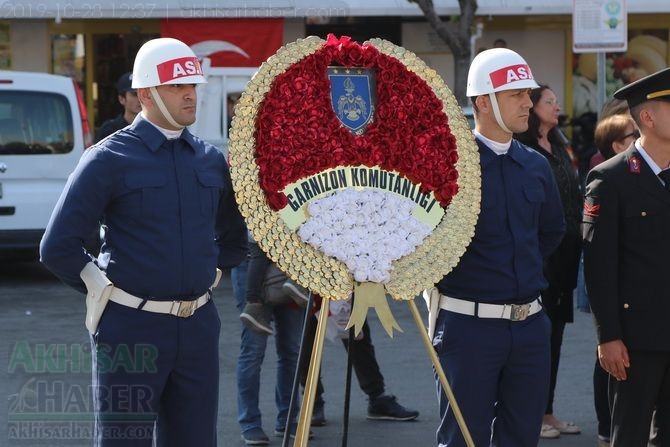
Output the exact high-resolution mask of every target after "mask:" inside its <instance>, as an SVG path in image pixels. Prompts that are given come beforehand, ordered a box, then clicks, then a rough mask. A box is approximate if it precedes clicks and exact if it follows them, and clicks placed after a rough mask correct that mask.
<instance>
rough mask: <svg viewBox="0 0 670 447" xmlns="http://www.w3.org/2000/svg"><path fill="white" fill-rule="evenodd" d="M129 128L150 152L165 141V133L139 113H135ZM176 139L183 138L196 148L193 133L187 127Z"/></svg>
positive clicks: (154, 150)
mask: <svg viewBox="0 0 670 447" xmlns="http://www.w3.org/2000/svg"><path fill="white" fill-rule="evenodd" d="M131 129H132V130H133V132H135V134H136V135H137V136H138V137H139V138H140V140H142V141H143V142H144V144H146V145H147V147H148V148H149V150H150V151H151V152H156V151H157V150H158V149H160V147H161V146H162V145H163V143H165V141H167V138H165V135H163V133H162V132H161V131H160V130H158V129H157V128H156V126H154V125H153V124H151V123H150V122H149V121H148V120H147V119H146V118H144V117H142V116H141V114H139V115H137V117H136V118H135V121H133V124H131ZM177 140H183V141H184V142H186V144H187V145H188V146H189V147H190V148H191V149H193V151H195V150H196V147H197V145H196V142H195V139H194V137H193V134H191V132H190V131H189V130H188V127H185V128H184V130H183V132H182V133H181V136H180V137H179V138H177Z"/></svg>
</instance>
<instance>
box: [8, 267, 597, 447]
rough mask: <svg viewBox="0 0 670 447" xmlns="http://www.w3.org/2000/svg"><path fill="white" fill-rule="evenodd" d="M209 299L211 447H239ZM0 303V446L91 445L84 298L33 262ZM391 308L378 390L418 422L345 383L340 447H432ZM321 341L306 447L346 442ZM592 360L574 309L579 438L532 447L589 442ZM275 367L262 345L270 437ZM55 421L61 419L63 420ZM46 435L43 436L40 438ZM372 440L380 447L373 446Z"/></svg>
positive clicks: (406, 337)
mask: <svg viewBox="0 0 670 447" xmlns="http://www.w3.org/2000/svg"><path fill="white" fill-rule="evenodd" d="M214 299H215V302H216V305H217V306H218V309H219V313H220V315H221V320H222V331H221V332H222V335H221V340H220V365H221V387H220V407H219V445H220V446H222V447H223V446H225V447H229V446H242V445H243V443H242V442H241V440H240V432H239V427H238V425H237V421H236V418H237V407H236V389H235V365H236V359H237V353H238V349H239V335H240V322H239V319H238V317H237V311H236V309H235V306H234V302H233V298H232V293H231V288H230V280H229V278H227V277H224V279H223V280H222V281H221V284H220V285H219V288H218V289H217V290H216V291H215V294H214ZM0 306H1V308H2V312H0V396H2V399H3V400H5V401H6V402H7V404H6V405H5V406H1V407H0V446H7V447H14V446H17V447H19V446H20V447H38V446H40V447H41V446H50V447H60V446H90V445H92V442H91V441H90V440H87V439H81V438H82V437H85V436H86V435H87V433H88V432H87V427H88V426H89V424H88V423H87V422H86V421H83V420H84V419H85V418H86V416H87V414H88V413H87V410H88V409H89V408H88V406H87V404H86V402H85V399H86V398H85V396H86V392H87V391H88V388H87V387H88V385H89V383H90V368H89V366H88V364H87V362H86V361H87V360H88V357H87V349H89V348H88V343H89V342H88V333H87V331H86V329H85V327H84V313H85V312H84V296H83V295H82V294H79V293H77V292H75V291H73V290H71V289H70V288H68V287H66V286H64V285H62V284H61V283H59V282H58V281H57V280H56V279H54V278H53V277H52V276H51V275H50V274H49V273H48V272H46V271H45V270H44V269H43V268H42V267H41V266H40V265H39V264H37V263H34V264H30V263H25V264H0ZM417 306H418V307H419V309H420V310H421V312H422V313H423V312H424V309H425V306H424V304H423V301H422V300H420V301H418V302H417ZM391 308H392V311H393V314H394V316H395V318H396V319H397V321H398V323H399V324H400V326H401V327H402V329H403V331H404V332H402V333H398V332H396V334H395V336H394V338H393V339H391V338H389V337H388V336H387V335H386V333H385V331H384V330H383V329H382V327H381V326H380V324H379V322H378V320H377V318H376V316H374V315H371V316H369V318H370V325H371V328H372V338H373V343H374V345H375V348H376V352H377V358H378V361H379V364H380V366H381V369H382V373H383V374H384V376H385V379H386V385H387V386H386V388H387V392H389V393H392V394H395V395H396V396H397V397H398V400H399V402H400V403H401V404H403V405H405V406H407V407H410V408H413V409H417V410H419V411H420V412H421V415H420V416H419V418H418V420H416V421H414V422H374V421H368V420H366V418H365V415H366V406H367V402H366V397H365V395H364V394H363V393H362V392H361V391H360V389H359V388H358V383H357V381H356V379H355V377H354V378H353V384H352V392H351V407H350V419H349V430H348V432H349V435H348V438H347V444H346V445H349V446H352V447H361V446H368V445H384V446H385V447H400V446H403V447H406V446H412V447H424V446H425V447H430V446H434V445H435V440H434V439H435V438H434V432H435V429H436V427H437V424H438V418H437V403H436V402H437V401H436V397H435V384H434V380H433V372H432V365H431V363H430V359H429V357H428V354H427V353H426V350H425V347H424V345H423V343H422V342H421V339H420V336H419V332H418V328H417V326H416V324H415V323H414V320H413V318H412V316H411V314H410V311H409V308H408V306H407V303H405V302H393V303H391ZM325 343H326V344H325V349H324V356H323V368H322V375H323V380H324V385H325V388H326V393H325V399H326V418H327V420H328V423H327V425H326V426H325V427H313V428H312V431H313V432H314V439H313V440H312V441H310V443H309V445H310V446H314V447H335V446H343V445H345V444H344V443H343V441H342V420H343V417H342V412H343V401H344V382H345V377H346V376H345V374H346V356H345V354H346V353H345V350H344V349H343V347H342V346H341V344H340V343H339V342H338V343H331V342H329V341H326V342H325ZM73 347H74V348H73ZM594 355H595V341H594V331H593V323H592V320H591V316H590V315H589V314H584V313H582V312H578V311H576V312H575V323H574V324H570V325H568V326H567V328H566V331H565V340H564V343H563V353H562V358H561V367H560V371H559V378H558V380H559V383H558V386H557V389H556V402H555V405H554V407H555V411H556V414H557V416H558V417H560V418H563V419H565V420H569V421H573V422H575V423H576V424H577V425H579V426H580V427H582V429H583V433H582V434H581V435H563V436H562V437H561V438H560V439H556V440H542V441H540V443H539V446H540V447H568V446H570V447H586V446H588V447H594V446H595V445H596V419H595V413H594V410H593V393H592V381H591V375H592V371H593V362H594V359H595V358H594ZM275 363H276V356H275V352H274V340H272V339H271V340H269V343H268V350H267V356H266V358H265V368H264V370H263V376H262V388H261V401H260V404H261V410H262V411H263V416H264V420H263V426H264V427H263V428H264V429H265V431H266V433H268V434H269V435H272V431H273V428H274V424H273V423H274V418H275V414H276V410H275V408H274V373H275ZM36 391H37V393H38V394H40V395H46V396H51V397H48V398H47V402H46V405H48V406H49V408H42V407H44V402H43V400H44V399H41V400H40V399H36V398H35V392H36ZM36 400H37V401H38V402H37V403H36ZM41 401H42V403H40V402H41ZM31 412H33V413H35V412H37V413H38V415H40V416H41V419H40V418H35V417H33V419H38V420H41V421H44V420H45V417H44V415H45V414H49V413H61V414H65V415H66V416H67V417H63V416H61V417H59V418H57V419H59V420H58V421H56V422H40V423H33V424H32V425H30V424H28V425H27V424H26V422H25V421H21V420H19V419H21V417H22V416H21V415H24V416H23V418H24V419H26V418H27V419H30V418H31V416H27V417H26V416H25V415H26V414H28V413H31ZM63 419H68V421H66V422H62V420H63ZM70 419H73V420H75V421H71V420H70ZM466 422H467V421H466ZM21 424H23V425H21ZM54 427H56V428H55V429H54ZM47 429H52V430H51V431H48V430H47ZM22 430H23V431H22ZM67 430H70V431H69V432H68V431H67ZM46 433H49V434H48V435H47V434H46ZM47 436H51V439H46V438H47ZM16 437H22V438H23V439H15V438H16ZM10 438H11V439H10ZM77 438H79V439H77ZM380 441H381V444H374V443H375V442H380ZM271 445H275V446H280V445H281V439H280V438H273V439H272V443H271ZM185 447H191V446H185Z"/></svg>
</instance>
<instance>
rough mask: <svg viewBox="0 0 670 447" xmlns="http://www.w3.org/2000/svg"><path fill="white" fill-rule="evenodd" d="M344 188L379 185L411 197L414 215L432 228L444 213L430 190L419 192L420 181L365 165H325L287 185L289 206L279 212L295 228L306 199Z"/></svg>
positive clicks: (304, 215)
mask: <svg viewBox="0 0 670 447" xmlns="http://www.w3.org/2000/svg"><path fill="white" fill-rule="evenodd" d="M346 188H356V189H366V188H370V189H378V190H382V191H388V192H391V193H394V194H397V195H400V196H403V197H405V198H407V199H410V200H412V201H413V202H415V203H416V204H417V207H416V208H415V210H414V216H415V217H416V218H417V219H419V220H420V221H421V222H424V223H426V224H427V225H430V226H431V227H432V228H435V227H436V226H437V225H438V224H439V223H440V221H441V220H442V217H443V216H444V209H443V208H442V207H441V206H440V204H439V203H438V201H437V199H435V196H434V194H433V193H432V192H429V193H423V192H421V190H420V185H418V184H416V183H412V182H411V181H410V180H408V179H407V178H405V177H403V176H402V175H400V174H399V173H397V172H395V171H386V170H384V169H380V168H378V167H372V168H370V167H367V166H341V167H337V168H333V169H328V170H325V171H322V172H319V173H318V174H314V175H312V176H310V177H305V178H302V179H300V180H298V181H297V182H294V183H291V184H289V185H287V186H286V187H285V188H284V194H286V197H287V198H288V206H286V207H284V208H283V209H282V210H280V211H279V215H280V217H281V218H282V220H283V221H284V222H285V223H286V225H287V226H288V227H289V228H290V229H291V230H296V229H297V228H298V227H299V226H300V225H302V224H303V223H304V222H305V221H306V220H307V217H308V211H307V206H308V204H309V202H311V201H313V200H316V199H319V198H321V197H325V196H327V195H329V194H332V193H334V192H336V191H338V190H344V189H346Z"/></svg>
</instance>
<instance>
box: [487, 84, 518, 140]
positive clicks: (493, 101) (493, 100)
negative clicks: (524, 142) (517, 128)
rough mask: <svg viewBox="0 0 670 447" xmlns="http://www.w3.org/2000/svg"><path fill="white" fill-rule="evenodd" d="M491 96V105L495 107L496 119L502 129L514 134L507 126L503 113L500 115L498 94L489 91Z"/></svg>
mask: <svg viewBox="0 0 670 447" xmlns="http://www.w3.org/2000/svg"><path fill="white" fill-rule="evenodd" d="M489 98H490V99H491V106H492V107H493V114H494V115H495V117H496V121H497V122H498V125H499V126H500V128H501V129H502V130H504V131H505V132H507V133H510V134H513V133H514V132H512V131H511V130H509V129H508V128H507V126H505V123H504V122H503V119H502V115H500V107H498V100H497V99H496V94H495V93H489Z"/></svg>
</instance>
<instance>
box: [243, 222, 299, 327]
mask: <svg viewBox="0 0 670 447" xmlns="http://www.w3.org/2000/svg"><path fill="white" fill-rule="evenodd" d="M268 273H269V274H270V276H268ZM245 290H246V293H245V301H246V302H245V304H244V307H243V308H242V309H240V320H242V323H243V324H244V325H245V326H246V327H248V328H249V329H251V330H252V331H256V332H259V333H261V334H265V335H273V333H274V332H273V330H272V319H273V318H272V317H273V314H274V313H275V312H274V311H275V309H274V307H275V306H276V305H277V304H279V305H284V304H286V300H285V298H288V299H289V300H290V299H293V301H294V302H295V303H296V304H297V305H298V306H299V307H301V308H304V307H305V306H306V305H307V301H308V300H309V296H308V294H309V292H308V291H307V290H306V289H304V288H303V287H302V286H300V285H299V284H297V283H296V282H294V281H291V280H290V279H288V277H287V276H286V274H284V272H282V271H281V270H279V269H278V268H277V267H276V266H275V265H273V264H272V261H270V259H268V257H267V256H266V254H265V253H264V252H263V250H261V248H260V247H259V246H258V244H257V243H256V241H254V240H253V238H252V237H251V233H249V263H248V267H247V284H246V288H245ZM287 292H288V293H287Z"/></svg>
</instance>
